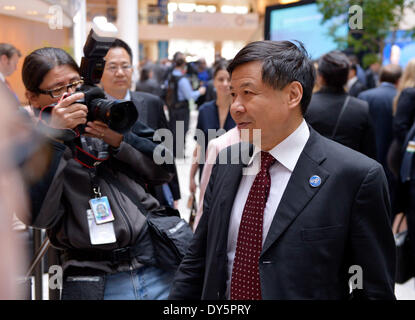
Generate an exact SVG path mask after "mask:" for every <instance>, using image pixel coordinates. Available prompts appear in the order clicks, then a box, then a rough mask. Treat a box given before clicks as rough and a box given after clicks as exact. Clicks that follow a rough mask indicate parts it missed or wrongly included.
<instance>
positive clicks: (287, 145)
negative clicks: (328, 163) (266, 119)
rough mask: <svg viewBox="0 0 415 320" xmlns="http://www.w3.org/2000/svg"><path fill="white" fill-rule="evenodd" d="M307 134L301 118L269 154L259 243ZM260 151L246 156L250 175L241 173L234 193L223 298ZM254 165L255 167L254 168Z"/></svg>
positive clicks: (269, 222) (263, 236)
mask: <svg viewBox="0 0 415 320" xmlns="http://www.w3.org/2000/svg"><path fill="white" fill-rule="evenodd" d="M309 137H310V130H309V128H308V126H307V123H306V122H305V120H303V121H302V123H301V124H300V126H299V127H298V128H297V129H296V130H295V131H294V132H293V133H292V134H291V135H289V136H288V137H287V138H286V139H285V140H283V141H282V142H281V143H279V144H278V145H277V146H275V147H274V148H273V149H272V150H270V151H269V153H270V154H271V155H272V156H273V157H274V158H275V159H276V160H277V161H276V162H275V163H274V164H273V165H272V166H271V168H270V170H269V173H270V176H271V188H270V192H269V196H268V200H267V203H266V205H265V210H264V225H263V235H262V244H264V242H265V239H266V236H267V234H268V230H269V228H270V226H271V222H272V220H273V219H274V215H275V213H276V211H277V208H278V205H279V203H280V201H281V198H282V195H283V194H284V191H285V188H286V187H287V184H288V181H289V180H290V177H291V173H292V172H293V170H294V168H295V166H296V164H297V161H298V158H299V157H300V154H301V152H302V151H303V149H304V146H305V144H306V143H307V140H308V138H309ZM260 152H261V150H260V149H259V148H257V147H255V149H254V155H253V156H252V158H251V159H250V162H249V164H248V167H247V168H246V169H248V170H246V171H245V173H246V172H249V173H252V171H251V170H254V174H243V175H242V179H241V182H240V184H239V188H238V192H237V194H236V196H235V200H234V202H233V207H232V212H231V217H230V222H229V230H228V248H227V252H228V254H227V255H228V280H227V297H228V298H229V297H230V285H231V276H232V267H233V261H234V258H235V251H236V243H237V239H238V232H239V225H240V223H241V219H242V212H243V210H244V207H245V202H246V200H247V199H248V194H249V191H250V189H251V186H252V184H253V183H254V180H255V177H256V172H258V171H259V169H260V167H261V164H260V163H261V159H260ZM255 168H256V169H255Z"/></svg>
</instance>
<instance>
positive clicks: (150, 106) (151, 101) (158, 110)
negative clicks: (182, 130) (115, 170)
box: [130, 91, 181, 204]
mask: <svg viewBox="0 0 415 320" xmlns="http://www.w3.org/2000/svg"><path fill="white" fill-rule="evenodd" d="M130 94H131V101H132V102H133V103H134V105H135V106H136V108H137V110H138V118H139V119H140V121H141V122H143V123H144V124H146V125H147V126H149V127H150V128H152V129H154V130H158V129H169V125H168V122H167V119H166V115H165V114H164V109H163V106H164V104H163V101H162V100H161V99H160V98H159V97H157V96H155V95H153V94H149V93H145V92H132V91H131V92H130ZM169 186H170V189H171V192H172V194H173V199H174V200H178V199H180V197H181V196H180V186H179V180H178V178H177V170H176V174H175V175H174V177H173V179H172V181H171V182H169ZM152 191H153V192H152V193H154V195H155V196H156V198H157V199H158V200H159V201H160V202H161V204H167V203H166V202H165V199H163V192H162V189H161V186H156V187H154V190H152Z"/></svg>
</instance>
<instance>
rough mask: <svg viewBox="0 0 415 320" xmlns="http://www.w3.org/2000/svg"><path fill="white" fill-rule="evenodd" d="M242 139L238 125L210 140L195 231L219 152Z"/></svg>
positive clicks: (200, 187)
mask: <svg viewBox="0 0 415 320" xmlns="http://www.w3.org/2000/svg"><path fill="white" fill-rule="evenodd" d="M240 141H241V132H240V130H239V129H238V127H234V128H232V129H231V130H229V131H228V132H226V133H224V134H223V135H221V136H219V137H217V138H216V139H212V140H210V141H209V144H208V146H207V151H206V160H205V164H204V165H203V171H202V177H201V178H200V184H199V203H198V204H197V211H196V215H195V219H194V222H193V226H192V227H193V231H195V230H196V228H197V225H198V224H199V221H200V218H201V217H202V214H203V199H204V197H205V192H206V187H207V185H208V183H209V179H210V175H211V173H212V168H213V165H214V164H215V161H216V158H217V156H218V155H219V153H220V152H221V151H222V150H223V149H225V148H227V147H229V146H230V145H233V144H236V143H239V142H240Z"/></svg>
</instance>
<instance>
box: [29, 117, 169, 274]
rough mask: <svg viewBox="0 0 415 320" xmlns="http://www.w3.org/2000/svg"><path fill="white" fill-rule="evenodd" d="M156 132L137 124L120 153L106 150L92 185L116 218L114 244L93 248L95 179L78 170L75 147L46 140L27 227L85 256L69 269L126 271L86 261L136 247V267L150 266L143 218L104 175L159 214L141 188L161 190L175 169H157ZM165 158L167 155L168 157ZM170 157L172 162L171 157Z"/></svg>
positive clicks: (165, 166) (156, 205) (156, 204)
mask: <svg viewBox="0 0 415 320" xmlns="http://www.w3.org/2000/svg"><path fill="white" fill-rule="evenodd" d="M153 136H154V131H153V130H152V129H150V128H148V127H147V126H145V125H144V124H143V123H141V122H140V121H137V122H136V124H135V125H134V126H133V127H132V129H131V130H130V131H129V132H127V133H125V134H124V138H123V141H122V142H121V145H120V147H119V148H118V149H113V148H110V158H109V160H106V161H104V162H103V163H101V164H99V165H98V167H97V170H96V177H97V178H96V181H95V184H97V186H99V187H100V189H101V193H102V195H103V196H107V197H108V200H109V204H110V206H111V210H112V213H113V215H114V217H115V220H114V230H115V235H116V240H117V241H116V242H115V243H111V244H104V245H92V244H91V241H90V235H89V231H88V220H87V210H88V209H89V208H90V205H89V200H90V199H91V198H93V197H94V195H93V192H92V185H93V178H92V176H91V174H92V175H93V174H94V173H93V172H92V171H91V169H88V168H86V167H85V166H82V165H81V164H80V163H79V162H78V161H77V159H76V158H75V156H74V155H75V151H76V149H75V146H77V145H78V143H77V142H76V140H75V142H74V143H72V142H68V143H65V144H63V143H59V142H57V141H54V140H50V142H49V143H50V146H51V149H52V151H53V156H52V160H51V163H50V166H49V170H48V171H47V172H46V173H45V175H44V176H43V178H42V179H41V180H40V181H38V182H37V183H36V184H34V185H32V186H31V188H30V190H29V194H30V199H31V205H32V207H31V214H32V215H31V217H30V218H29V220H26V219H25V218H26V217H22V218H23V219H24V222H25V223H26V224H27V225H31V226H33V227H35V228H41V229H47V232H48V236H49V239H50V241H51V243H52V244H53V245H54V246H55V247H57V248H59V249H63V250H65V251H67V252H68V251H73V250H76V251H78V252H83V253H85V254H84V258H82V259H78V258H75V259H69V260H67V261H65V262H64V265H63V266H64V269H66V267H68V266H78V267H89V268H92V269H97V270H101V271H104V272H115V271H127V270H129V265H113V264H111V263H110V262H109V261H89V260H88V252H92V251H93V252H95V253H96V252H102V251H106V252H108V251H113V250H115V249H119V248H125V247H130V246H134V245H136V244H137V243H138V245H139V248H140V250H138V251H139V252H140V253H141V254H140V255H137V256H136V257H135V258H136V259H135V261H134V262H132V263H133V264H134V265H135V266H139V265H143V264H152V263H154V257H153V256H152V247H151V241H150V238H149V234H148V231H147V228H146V223H145V221H146V218H145V215H144V213H142V212H141V211H140V210H139V209H138V208H137V206H136V205H135V204H134V202H132V200H130V199H129V198H128V197H127V196H126V195H125V194H123V193H122V192H121V191H120V190H119V188H118V187H117V186H116V185H114V184H113V183H111V181H109V180H108V179H107V178H106V177H105V175H104V172H107V173H108V174H110V175H112V176H113V179H114V180H116V181H117V183H120V184H124V185H125V186H126V187H128V188H130V189H132V190H134V193H135V196H136V198H137V199H139V201H140V202H141V203H142V205H143V206H144V207H145V208H146V210H148V211H152V210H154V209H157V208H159V202H158V201H157V200H156V199H155V198H154V197H153V196H152V195H150V194H149V193H148V192H147V191H146V189H145V184H155V185H157V184H162V183H166V182H168V181H170V179H171V178H172V176H173V172H174V166H173V165H171V164H163V165H157V164H156V163H155V162H154V160H153V152H154V149H155V148H156V147H157V144H156V143H154V142H153ZM166 152H169V151H166ZM171 157H172V156H171Z"/></svg>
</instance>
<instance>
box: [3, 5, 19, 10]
mask: <svg viewBox="0 0 415 320" xmlns="http://www.w3.org/2000/svg"><path fill="white" fill-rule="evenodd" d="M3 9H4V10H7V11H14V10H16V6H4V7H3Z"/></svg>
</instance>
